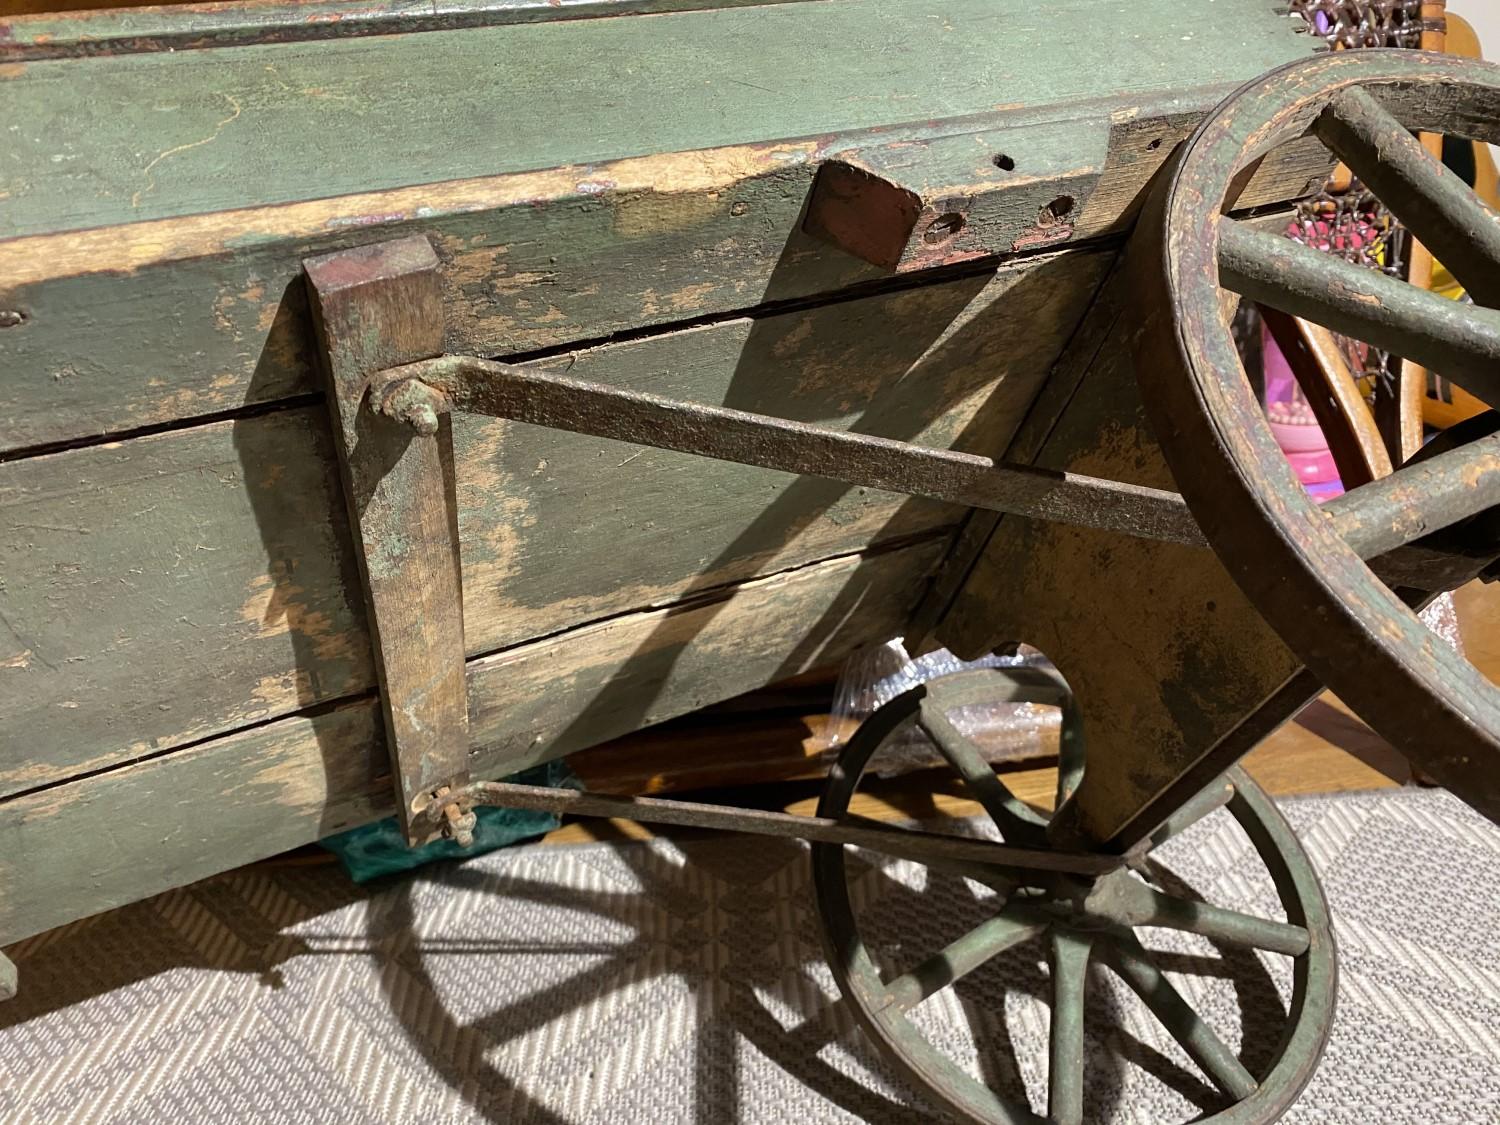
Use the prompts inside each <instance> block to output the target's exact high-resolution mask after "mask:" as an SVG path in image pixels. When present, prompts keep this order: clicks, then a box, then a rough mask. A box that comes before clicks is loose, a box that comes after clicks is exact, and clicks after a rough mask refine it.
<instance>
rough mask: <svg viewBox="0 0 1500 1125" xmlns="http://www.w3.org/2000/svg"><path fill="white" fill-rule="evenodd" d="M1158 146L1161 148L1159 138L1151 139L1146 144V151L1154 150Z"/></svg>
mask: <svg viewBox="0 0 1500 1125" xmlns="http://www.w3.org/2000/svg"><path fill="white" fill-rule="evenodd" d="M1159 148H1161V138H1160V137H1157V138H1156V140H1154V141H1152V142H1151V143H1150V144H1149V145H1147V146H1146V151H1147V152H1155V151H1156V150H1157V149H1159Z"/></svg>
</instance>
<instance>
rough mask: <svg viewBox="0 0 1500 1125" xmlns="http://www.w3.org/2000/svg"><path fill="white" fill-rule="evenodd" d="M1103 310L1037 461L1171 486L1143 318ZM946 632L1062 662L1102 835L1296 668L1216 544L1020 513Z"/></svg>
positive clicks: (992, 543)
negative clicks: (1138, 330) (1140, 379)
mask: <svg viewBox="0 0 1500 1125" xmlns="http://www.w3.org/2000/svg"><path fill="white" fill-rule="evenodd" d="M1129 283H1130V279H1129V277H1128V275H1121V276H1120V278H1119V280H1118V281H1117V284H1124V285H1128V284H1129ZM1095 316H1098V317H1101V318H1104V319H1105V321H1106V323H1108V322H1110V321H1112V322H1113V327H1112V328H1110V329H1109V330H1108V332H1107V334H1106V335H1105V336H1104V337H1103V340H1102V343H1100V344H1099V346H1098V350H1097V352H1096V353H1095V355H1094V357H1093V359H1092V360H1091V361H1090V363H1089V364H1088V366H1087V368H1086V373H1085V374H1083V376H1082V379H1081V382H1080V383H1079V385H1078V389H1077V391H1076V392H1075V393H1074V395H1073V396H1072V398H1071V401H1070V402H1069V404H1068V406H1067V407H1066V409H1065V410H1064V411H1063V412H1062V414H1061V417H1060V418H1059V419H1058V421H1057V423H1056V425H1055V427H1053V428H1052V429H1051V431H1050V433H1049V435H1048V437H1047V439H1046V441H1045V443H1044V444H1043V445H1042V446H1041V449H1040V453H1039V456H1038V458H1037V463H1038V464H1040V465H1043V466H1046V467H1049V468H1054V469H1069V470H1073V471H1077V472H1084V473H1089V474H1094V475H1099V476H1106V477H1113V478H1114V479H1117V480H1125V481H1129V482H1132V483H1136V484H1145V485H1151V486H1154V487H1173V478H1172V476H1171V474H1170V473H1169V472H1168V470H1167V467H1166V463H1165V462H1164V461H1163V460H1162V456H1161V453H1160V451H1159V449H1158V448H1157V446H1156V443H1155V441H1154V439H1153V438H1152V436H1151V432H1150V429H1149V427H1148V425H1147V422H1146V418H1145V413H1144V407H1143V405H1142V403H1141V400H1140V396H1139V393H1138V392H1137V390H1136V386H1135V373H1134V366H1133V364H1132V362H1131V358H1130V338H1131V334H1132V332H1133V331H1134V328H1135V323H1134V318H1133V317H1127V316H1120V315H1119V312H1118V303H1117V302H1115V301H1110V300H1104V301H1101V302H1100V303H1099V305H1097V306H1096V308H1095V310H1094V312H1093V313H1091V318H1092V317H1095ZM1080 335H1081V336H1083V337H1084V338H1085V339H1088V338H1089V336H1090V332H1089V328H1088V326H1087V325H1086V326H1085V328H1084V329H1083V330H1082V331H1081V333H1080ZM1095 339H1097V337H1095ZM938 638H939V639H940V640H941V641H942V642H943V643H944V644H946V645H947V646H948V647H950V648H953V649H954V650H955V651H956V652H958V653H960V655H973V654H977V653H980V652H984V651H988V650H990V649H992V648H994V647H995V646H997V645H1001V644H1005V643H1007V642H1015V641H1023V642H1025V643H1027V644H1030V645H1035V646H1036V647H1037V648H1040V649H1041V650H1042V651H1043V652H1044V653H1046V654H1047V655H1048V656H1049V657H1050V658H1051V659H1052V660H1053V661H1054V662H1055V663H1056V664H1057V666H1058V667H1059V668H1060V669H1061V671H1062V673H1063V675H1064V676H1066V677H1067V679H1068V683H1069V685H1070V686H1071V687H1072V689H1073V691H1074V693H1075V697H1076V699H1077V701H1078V706H1079V708H1080V712H1081V714H1082V722H1083V737H1084V740H1085V742H1086V744H1087V746H1088V764H1087V768H1086V770H1085V773H1084V779H1083V783H1082V785H1081V786H1080V788H1079V791H1078V794H1077V796H1076V798H1075V806H1076V808H1077V810H1079V811H1080V812H1081V813H1082V814H1083V817H1084V820H1083V824H1084V830H1085V832H1086V833H1087V834H1090V835H1093V838H1094V839H1096V840H1109V839H1110V838H1111V837H1112V836H1113V835H1114V834H1115V832H1116V830H1117V829H1118V828H1119V827H1120V822H1119V821H1115V820H1113V819H1112V818H1114V817H1119V818H1121V820H1124V819H1128V818H1129V816H1130V814H1131V813H1133V812H1134V811H1135V810H1136V809H1138V808H1139V807H1140V806H1141V805H1142V804H1143V803H1144V801H1145V800H1146V799H1147V798H1149V797H1151V796H1154V795H1155V794H1156V793H1157V792H1159V791H1160V790H1161V789H1163V788H1164V787H1165V785H1166V783H1167V782H1168V781H1169V780H1171V779H1172V778H1174V777H1175V776H1176V775H1177V774H1178V773H1179V772H1181V771H1182V770H1184V769H1186V768H1187V767H1188V766H1189V765H1191V764H1192V763H1193V762H1194V761H1196V760H1197V759H1198V758H1199V757H1200V756H1201V755H1202V754H1203V753H1204V752H1205V751H1206V750H1208V749H1209V748H1210V747H1212V746H1213V745H1214V744H1215V743H1217V742H1218V741H1219V739H1220V738H1222V737H1223V736H1224V735H1225V734H1226V733H1228V732H1229V731H1230V730H1231V729H1232V728H1233V727H1234V726H1235V724H1237V723H1238V722H1239V721H1240V720H1242V719H1243V718H1245V716H1246V715H1248V714H1249V713H1251V712H1252V711H1254V709H1255V708H1256V707H1258V706H1259V705H1260V704H1261V703H1262V701H1263V700H1265V699H1266V697H1267V696H1269V695H1271V694H1272V693H1273V692H1274V691H1275V690H1276V689H1277V688H1279V687H1280V686H1281V685H1282V684H1283V683H1284V682H1285V681H1286V680H1287V679H1288V678H1290V677H1291V676H1292V675H1293V674H1294V673H1295V672H1296V670H1297V668H1298V666H1299V662H1298V661H1297V660H1296V659H1295V658H1294V657H1293V656H1292V655H1291V654H1290V653H1289V652H1288V651H1287V650H1286V648H1285V646H1284V645H1283V644H1282V643H1281V641H1280V640H1279V639H1278V638H1277V636H1276V634H1275V633H1273V632H1272V631H1271V629H1270V627H1269V626H1267V625H1266V624H1265V622H1264V621H1263V620H1262V619H1261V617H1260V615H1259V614H1258V613H1257V612H1256V611H1255V610H1254V608H1252V607H1251V605H1250V604H1249V602H1248V601H1247V600H1246V599H1245V597H1244V595H1243V594H1241V593H1240V591H1239V589H1238V588H1237V587H1236V586H1235V584H1234V582H1233V580H1232V579H1231V578H1230V576H1229V574H1228V573H1227V572H1226V571H1225V569H1224V567H1223V565H1222V564H1221V563H1220V562H1219V561H1218V560H1217V559H1216V558H1215V557H1214V555H1213V554H1212V553H1211V552H1209V551H1207V550H1204V549H1194V548H1190V547H1183V546H1178V545H1175V544H1168V543H1151V542H1147V541H1144V540H1139V539H1129V538H1126V537H1124V536H1120V535H1115V534H1110V533H1107V532H1099V531H1090V530H1087V529H1082V528H1068V527H1063V526H1061V525H1057V524H1042V523H1037V522H1035V521H1032V520H1026V519H1020V518H1017V517H1013V516H1006V517H1004V518H1003V519H1001V520H1000V521H999V524H998V527H997V529H996V531H995V532H994V534H993V535H992V537H991V538H990V539H989V541H988V546H987V547H986V548H985V550H984V551H983V553H982V554H981V555H980V557H979V559H978V561H977V563H976V564H975V566H974V569H973V571H972V572H971V573H970V575H969V578H968V581H967V583H966V585H965V586H964V587H963V588H962V589H961V590H960V591H959V593H958V596H957V598H956V600H955V602H954V605H953V608H952V610H951V612H950V613H949V615H948V617H947V619H946V620H945V621H944V622H942V623H941V624H940V625H939V626H938ZM1148 830H1149V828H1148Z"/></svg>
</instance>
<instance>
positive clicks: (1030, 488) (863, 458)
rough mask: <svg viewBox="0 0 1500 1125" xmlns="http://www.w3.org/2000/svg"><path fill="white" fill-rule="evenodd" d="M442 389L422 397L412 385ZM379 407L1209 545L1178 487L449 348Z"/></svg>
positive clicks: (408, 368) (381, 391)
mask: <svg viewBox="0 0 1500 1125" xmlns="http://www.w3.org/2000/svg"><path fill="white" fill-rule="evenodd" d="M415 385H421V386H425V387H427V388H430V390H431V391H433V392H436V393H435V394H434V395H432V397H430V398H428V399H427V400H426V401H425V403H424V402H423V401H422V400H421V399H420V397H419V396H420V392H419V391H418V392H417V393H416V394H415V395H414V386H415ZM371 399H372V403H373V404H374V405H375V407H376V408H377V409H379V410H380V411H381V412H382V413H389V414H391V415H392V416H396V417H401V418H404V419H407V420H414V419H416V418H418V417H421V418H424V419H425V417H426V410H425V407H426V406H429V405H430V406H431V407H432V408H434V409H436V410H443V409H451V410H459V411H464V412H468V413H473V414H486V415H491V416H493V417H498V418H509V419H512V420H514V421H518V422H528V423H531V424H533V425H539V426H551V427H553V428H554V429H561V430H569V431H572V432H574V433H581V434H589V435H591V436H593V437H601V438H612V439H614V440H616V441H628V442H634V443H636V444H639V445H647V446H652V447H654V448H657V449H671V450H675V451H677V452H679V453H690V454H696V455H698V456H701V457H710V458H714V459H716V460H720V461H733V462H735V463H737V464H741V465H753V466H756V467H758V468H763V469H778V470H781V471H782V472H788V473H802V474H806V475H809V476H818V477H830V478H832V479H834V480H839V481H843V482H844V483H846V484H852V485H858V486H862V487H866V488H879V489H883V490H885V491H889V492H898V493H902V494H904V495H908V496H924V497H928V498H930V499H933V500H945V501H948V502H950V503H954V504H962V505H964V506H966V507H971V508H984V509H988V510H990V511H996V512H1009V513H1013V514H1016V515H1022V516H1030V517H1032V518H1033V519H1040V520H1050V521H1053V522H1057V523H1067V524H1075V525H1078V526H1082V527H1094V528H1101V529H1104V530H1109V531H1117V532H1120V533H1122V534H1125V535H1132V536H1136V537H1138V538H1144V539H1157V540H1166V541H1168V542H1173V543H1185V544H1190V545H1193V546H1203V545H1204V540H1203V534H1202V532H1201V531H1199V529H1198V524H1197V522H1196V521H1195V520H1194V519H1193V517H1192V514H1191V513H1190V512H1189V511H1188V509H1187V505H1186V504H1184V503H1183V500H1182V497H1181V496H1179V495H1177V494H1176V493H1175V492H1166V491H1163V490H1161V489H1156V488H1143V487H1141V486H1139V485H1132V484H1124V483H1121V482H1118V481H1108V480H1100V479H1098V478H1096V477H1088V476H1080V475H1078V474H1076V473H1063V472H1053V471H1050V470H1046V469H1038V468H1033V467H1031V466H1026V465H1007V464H997V463H996V462H994V461H992V460H991V459H990V458H988V457H979V456H976V455H974V454H971V453H959V452H956V451H953V450H948V449H934V448H930V447H926V446H920V445H913V444H911V443H909V442H903V441H894V440H892V439H890V438H883V437H876V436H874V435H871V434H858V433H847V432H845V431H842V430H832V429H828V428H826V427H823V426H814V425H810V424H808V423H805V422H795V421H791V420H789V419H785V418H773V417H769V416H767V415H764V414H751V413H747V412H745V411H742V410H731V409H728V408H726V407H719V406H703V405H700V404H697V403H689V402H681V401H678V400H674V399H669V398H663V397H661V396H659V395H653V394H646V393H644V392H640V391H627V390H621V389H620V388H618V387H608V386H604V385H602V384H599V383H590V382H585V381H583V380H579V379H569V378H567V377H566V376H561V375H552V374H541V373H538V372H534V371H528V370H526V369H524V368H519V367H513V366H510V365H508V364H503V363H495V362H492V361H489V360H483V359H476V358H472V357H469V356H459V355H447V356H440V357H438V358H436V359H429V360H423V361H421V362H419V363H411V364H407V365H404V366H401V367H395V368H391V369H389V370H387V371H384V372H381V373H380V374H379V375H378V376H377V377H376V379H374V380H372V383H371Z"/></svg>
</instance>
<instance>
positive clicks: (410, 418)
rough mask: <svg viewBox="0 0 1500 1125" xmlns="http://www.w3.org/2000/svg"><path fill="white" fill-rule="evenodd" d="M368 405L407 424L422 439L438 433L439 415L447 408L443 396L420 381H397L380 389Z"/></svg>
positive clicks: (388, 416)
mask: <svg viewBox="0 0 1500 1125" xmlns="http://www.w3.org/2000/svg"><path fill="white" fill-rule="evenodd" d="M371 402H372V405H373V406H374V408H375V410H376V411H378V412H379V413H381V414H384V415H385V416H386V417H387V418H394V419H395V420H396V421H398V422H404V423H406V424H407V425H408V426H410V427H411V428H412V429H414V430H416V431H417V433H419V434H422V435H424V436H431V435H432V434H435V433H437V431H438V414H439V413H442V412H445V411H447V409H448V403H447V400H446V399H444V398H443V395H442V393H441V392H440V391H436V390H434V389H433V388H431V387H429V386H428V385H427V384H426V383H424V382H422V381H421V380H420V379H400V380H398V381H396V382H394V383H392V384H390V385H389V386H386V387H384V388H381V389H379V390H378V391H377V392H376V393H375V394H374V395H373V396H372V400H371Z"/></svg>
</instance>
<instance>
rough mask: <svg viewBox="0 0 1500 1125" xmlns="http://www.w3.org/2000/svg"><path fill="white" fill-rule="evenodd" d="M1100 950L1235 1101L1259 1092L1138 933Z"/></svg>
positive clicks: (1118, 938) (1119, 937) (1113, 939)
mask: <svg viewBox="0 0 1500 1125" xmlns="http://www.w3.org/2000/svg"><path fill="white" fill-rule="evenodd" d="M1100 953H1101V956H1102V957H1103V958H1104V960H1105V961H1106V962H1107V963H1108V964H1109V966H1110V967H1111V968H1112V969H1114V970H1115V972H1117V973H1119V974H1120V977H1121V979H1123V980H1124V981H1125V983H1126V984H1128V985H1129V986H1130V987H1131V988H1132V989H1133V990H1134V991H1135V993H1136V995H1137V996H1139V997H1140V998H1141V1000H1142V1001H1144V1002H1145V1005H1146V1007H1147V1008H1149V1009H1151V1014H1152V1015H1154V1016H1155V1017H1156V1018H1157V1020H1158V1021H1160V1023H1161V1025H1162V1027H1164V1028H1166V1029H1167V1032H1168V1034H1170V1035H1171V1036H1172V1038H1173V1039H1175V1040H1177V1042H1178V1043H1179V1044H1180V1045H1181V1047H1182V1049H1183V1050H1184V1051H1186V1052H1187V1054H1188V1057H1189V1058H1190V1059H1192V1060H1193V1062H1194V1063H1196V1064H1197V1065H1198V1068H1199V1069H1200V1070H1202V1071H1203V1073H1204V1074H1206V1075H1207V1076H1208V1078H1209V1080H1210V1081H1211V1082H1213V1084H1214V1085H1215V1086H1217V1087H1218V1088H1219V1089H1220V1090H1222V1091H1223V1092H1224V1093H1226V1094H1228V1095H1229V1096H1230V1097H1232V1098H1234V1099H1235V1100H1236V1101H1242V1100H1244V1099H1245V1098H1247V1097H1249V1096H1250V1095H1251V1094H1253V1093H1254V1092H1255V1089H1256V1086H1257V1085H1258V1084H1257V1083H1256V1081H1255V1077H1254V1076H1253V1075H1252V1074H1251V1073H1250V1072H1249V1071H1248V1070H1246V1069H1245V1065H1244V1063H1242V1062H1240V1060H1239V1059H1238V1058H1236V1057H1235V1054H1234V1052H1233V1051H1231V1050H1230V1049H1229V1047H1228V1046H1227V1045H1226V1044H1225V1042H1224V1041H1223V1040H1222V1039H1220V1038H1219V1036H1218V1035H1217V1034H1216V1033H1215V1031H1214V1029H1213V1028H1212V1027H1210V1026H1209V1025H1208V1024H1207V1023H1205V1022H1204V1021H1203V1020H1202V1019H1201V1018H1200V1017H1199V1016H1198V1013H1197V1012H1195V1011H1193V1009H1192V1006H1191V1005H1190V1004H1189V1003H1188V1002H1187V1001H1186V1000H1184V999H1183V997H1182V993H1180V992H1178V991H1177V989H1176V987H1175V986H1174V985H1173V984H1172V982H1171V981H1170V980H1168V979H1167V976H1166V974H1165V973H1163V972H1162V971H1161V970H1160V969H1158V968H1157V967H1156V965H1155V964H1153V963H1152V961H1151V958H1150V956H1149V955H1148V954H1147V952H1146V950H1145V949H1144V948H1143V947H1142V945H1141V943H1140V942H1139V941H1137V940H1136V939H1135V937H1134V935H1131V934H1115V935H1111V936H1110V938H1109V940H1108V941H1107V942H1106V943H1105V944H1104V947H1103V948H1102V949H1101V951H1100Z"/></svg>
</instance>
